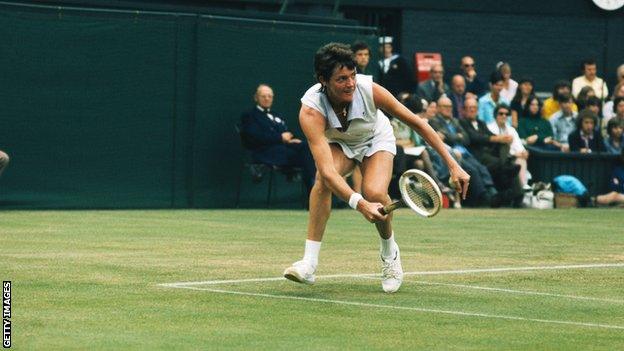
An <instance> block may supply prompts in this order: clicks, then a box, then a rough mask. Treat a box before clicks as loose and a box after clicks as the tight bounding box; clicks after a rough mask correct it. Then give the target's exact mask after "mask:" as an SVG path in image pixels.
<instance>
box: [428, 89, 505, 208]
mask: <svg viewBox="0 0 624 351" xmlns="http://www.w3.org/2000/svg"><path fill="white" fill-rule="evenodd" d="M437 105H438V114H437V115H436V116H435V117H433V118H432V119H430V120H429V124H430V125H431V127H432V128H433V129H434V130H435V131H436V132H437V133H438V135H439V136H440V138H441V139H442V140H443V141H444V143H445V144H446V145H448V146H449V147H450V149H451V150H450V151H451V155H453V157H455V158H456V159H457V160H459V162H460V165H461V166H462V168H464V169H465V170H466V172H468V174H470V188H469V189H468V195H467V197H466V204H467V205H469V206H493V207H497V206H498V204H499V202H500V201H499V195H498V192H497V191H496V189H495V188H494V182H493V181H492V177H491V175H490V172H489V171H488V170H487V168H486V167H485V166H484V165H482V164H481V163H480V162H479V161H478V160H477V159H476V158H475V157H474V156H472V155H471V154H470V152H468V149H467V148H466V146H467V145H469V144H470V139H469V137H468V134H467V133H466V132H465V131H464V128H463V127H462V126H461V125H460V123H459V120H457V119H456V118H453V113H452V111H453V104H452V103H451V100H450V99H449V98H447V97H446V96H442V97H441V98H439V99H438V102H437Z"/></svg>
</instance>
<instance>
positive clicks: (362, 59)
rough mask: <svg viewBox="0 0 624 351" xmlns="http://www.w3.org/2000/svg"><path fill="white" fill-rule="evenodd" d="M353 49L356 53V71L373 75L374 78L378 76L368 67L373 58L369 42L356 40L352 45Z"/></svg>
mask: <svg viewBox="0 0 624 351" xmlns="http://www.w3.org/2000/svg"><path fill="white" fill-rule="evenodd" d="M351 50H352V51H353V53H354V54H355V63H356V66H355V71H356V73H359V74H366V75H369V76H373V78H377V77H375V76H374V74H373V72H371V71H372V70H370V69H368V64H369V62H370V58H371V50H370V47H369V46H368V44H366V43H365V42H363V41H356V42H355V43H353V45H351Z"/></svg>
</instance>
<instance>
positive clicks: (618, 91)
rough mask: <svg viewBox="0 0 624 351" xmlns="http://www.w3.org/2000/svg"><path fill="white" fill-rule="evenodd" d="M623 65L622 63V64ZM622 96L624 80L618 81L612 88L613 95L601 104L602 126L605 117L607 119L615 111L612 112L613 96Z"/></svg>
mask: <svg viewBox="0 0 624 351" xmlns="http://www.w3.org/2000/svg"><path fill="white" fill-rule="evenodd" d="M622 66H623V67H624V65H622ZM618 97H624V81H622V82H619V83H618V84H617V85H616V86H615V88H613V95H612V96H611V100H609V101H607V102H605V103H604V106H602V118H604V119H603V127H606V122H605V121H604V120H605V119H606V120H607V121H609V120H610V119H611V118H613V116H615V112H613V101H614V100H615V98H618Z"/></svg>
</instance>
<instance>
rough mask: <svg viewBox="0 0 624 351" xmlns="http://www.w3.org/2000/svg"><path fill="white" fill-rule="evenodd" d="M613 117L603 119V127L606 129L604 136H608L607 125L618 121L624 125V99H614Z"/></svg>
mask: <svg viewBox="0 0 624 351" xmlns="http://www.w3.org/2000/svg"><path fill="white" fill-rule="evenodd" d="M612 110H613V116H611V117H610V118H607V117H604V118H603V119H602V125H603V127H604V132H603V133H602V134H603V135H606V129H607V127H606V126H607V123H609V121H611V120H614V119H615V120H617V121H618V122H619V123H620V124H622V125H624V97H616V98H615V99H613V109H612Z"/></svg>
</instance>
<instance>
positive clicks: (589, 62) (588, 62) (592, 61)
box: [581, 58, 596, 70]
mask: <svg viewBox="0 0 624 351" xmlns="http://www.w3.org/2000/svg"><path fill="white" fill-rule="evenodd" d="M586 65H587V66H591V65H594V66H595V65H596V60H595V59H593V58H586V59H584V60H583V62H581V70H584V69H585V66H586Z"/></svg>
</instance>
